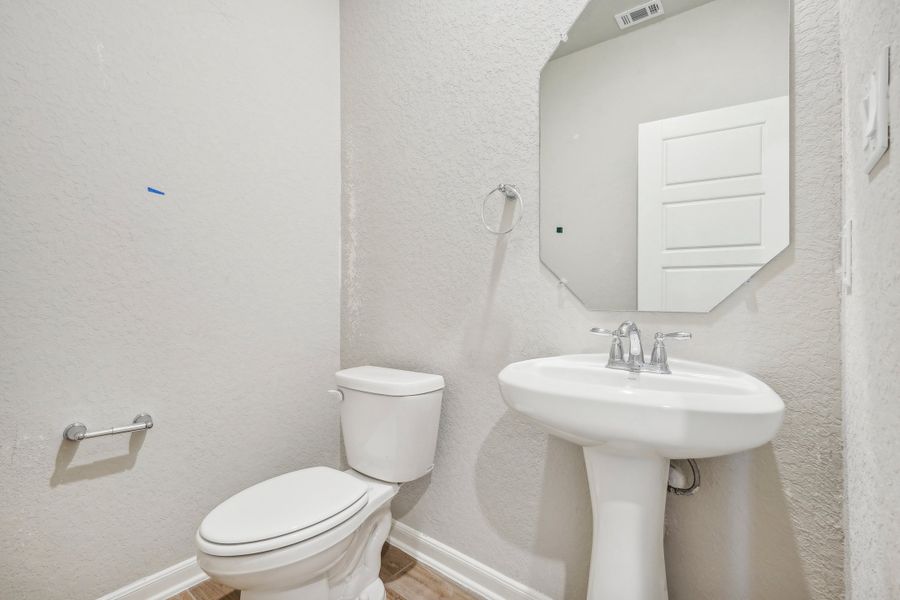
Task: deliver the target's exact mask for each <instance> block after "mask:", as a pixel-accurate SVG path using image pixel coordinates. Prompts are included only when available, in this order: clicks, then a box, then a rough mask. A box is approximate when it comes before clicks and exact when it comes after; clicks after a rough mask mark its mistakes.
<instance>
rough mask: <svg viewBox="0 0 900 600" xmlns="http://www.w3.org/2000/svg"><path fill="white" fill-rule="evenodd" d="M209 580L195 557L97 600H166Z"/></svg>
mask: <svg viewBox="0 0 900 600" xmlns="http://www.w3.org/2000/svg"><path fill="white" fill-rule="evenodd" d="M207 579H209V578H208V577H207V576H206V573H204V572H203V571H201V570H200V567H198V566H197V559H196V558H194V557H193V556H192V557H191V558H189V559H187V560H183V561H181V562H180V563H178V564H177V565H172V566H171V567H168V568H166V569H163V570H162V571H160V572H159V573H154V574H153V575H148V576H146V577H143V578H141V579H138V580H137V581H135V582H133V583H129V584H128V585H126V586H125V587H123V588H119V589H117V590H116V591H114V592H110V593H109V594H106V595H105V596H103V597H102V598H98V599H97V600H166V599H167V598H170V597H172V596H174V595H175V594H178V593H179V592H183V591H184V590H186V589H188V588H191V587H194V586H195V585H197V584H198V583H202V582H204V581H206V580H207Z"/></svg>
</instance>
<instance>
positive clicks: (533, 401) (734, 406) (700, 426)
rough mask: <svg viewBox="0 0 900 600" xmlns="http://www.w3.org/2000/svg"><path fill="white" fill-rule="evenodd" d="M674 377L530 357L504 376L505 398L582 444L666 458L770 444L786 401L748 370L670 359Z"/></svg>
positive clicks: (591, 359)
mask: <svg viewBox="0 0 900 600" xmlns="http://www.w3.org/2000/svg"><path fill="white" fill-rule="evenodd" d="M669 366H670V367H671V369H672V374H671V375H659V374H656V373H630V372H628V371H620V370H615V369H608V368H606V356H605V355H602V356H601V355H599V354H575V355H571V356H554V357H551V358H538V359H534V360H526V361H522V362H517V363H513V364H511V365H509V366H508V367H506V368H505V369H503V370H502V371H501V372H500V389H501V390H502V392H503V398H504V399H505V400H506V403H507V404H508V405H509V407H510V408H512V409H513V410H515V411H517V412H519V413H521V414H523V415H524V416H526V417H528V418H529V419H531V420H532V421H535V422H536V423H538V424H539V425H541V426H542V427H544V428H545V429H547V430H548V431H549V432H550V433H552V434H554V435H556V436H559V437H561V438H563V439H566V440H569V441H570V442H574V443H576V444H579V445H582V446H597V445H600V444H612V445H618V446H622V447H626V448H627V447H634V446H638V447H640V448H641V449H642V450H644V449H646V450H653V451H655V452H657V453H659V454H660V455H661V456H664V457H666V458H706V457H709V456H720V455H723V454H732V453H735V452H740V451H742V450H748V449H750V448H755V447H756V446H761V445H762V444H765V443H766V442H768V441H769V440H771V439H772V437H773V436H774V435H775V433H776V432H777V431H778V428H779V427H780V426H781V419H782V415H783V413H784V403H783V402H782V401H781V398H780V397H779V396H778V394H776V393H775V392H774V391H772V388H770V387H769V386H767V385H766V384H765V383H763V382H762V381H760V380H758V379H756V378H755V377H751V376H750V375H747V374H746V373H742V372H740V371H735V370H733V369H726V368H723V367H715V366H712V365H707V364H704V363H698V362H691V361H685V360H675V359H673V360H670V361H669Z"/></svg>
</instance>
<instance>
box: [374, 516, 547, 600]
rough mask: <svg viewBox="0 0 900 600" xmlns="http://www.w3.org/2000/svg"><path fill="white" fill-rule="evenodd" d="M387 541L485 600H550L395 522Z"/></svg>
mask: <svg viewBox="0 0 900 600" xmlns="http://www.w3.org/2000/svg"><path fill="white" fill-rule="evenodd" d="M388 541H389V542H390V544H391V545H392V546H396V547H397V548H399V549H400V550H403V551H404V552H406V553H407V554H409V555H410V556H412V557H413V558H415V559H416V560H418V561H419V562H420V563H422V564H423V565H425V566H427V567H429V568H430V569H432V570H434V571H437V572H438V573H439V574H441V575H442V576H444V577H445V578H446V579H449V580H450V581H452V582H453V583H455V584H456V585H458V586H459V587H462V588H465V589H466V590H468V591H470V592H472V593H474V594H475V595H477V596H480V597H482V598H484V599H485V600H551V598H550V597H549V596H546V595H545V594H542V593H541V592H539V591H537V590H534V589H531V588H530V587H528V586H526V585H524V584H522V583H519V582H518V581H516V580H514V579H510V578H509V577H507V576H506V575H504V574H502V573H499V572H497V571H495V570H494V569H492V568H490V567H488V566H487V565H484V564H482V563H480V562H478V561H477V560H475V559H473V558H470V557H468V556H466V555H465V554H463V553H461V552H459V551H458V550H454V549H453V548H451V547H450V546H447V545H445V544H442V543H441V542H439V541H437V540H436V539H434V538H430V537H428V536H427V535H425V534H424V533H422V532H420V531H416V530H415V529H413V528H412V527H410V526H408V525H404V524H403V523H400V522H399V521H394V526H393V527H392V528H391V535H390V537H389V538H388Z"/></svg>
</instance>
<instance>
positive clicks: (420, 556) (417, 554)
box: [97, 521, 551, 600]
mask: <svg viewBox="0 0 900 600" xmlns="http://www.w3.org/2000/svg"><path fill="white" fill-rule="evenodd" d="M388 541H389V542H390V543H391V545H392V546H396V547H397V548H399V549H400V550H403V551H404V552H406V553H407V554H409V555H410V556H412V557H413V558H415V559H416V560H418V561H419V562H420V563H422V564H423V565H425V566H426V567H428V568H430V569H432V570H434V571H436V572H437V573H439V574H440V575H442V576H443V577H445V578H446V579H449V580H450V581H452V582H453V583H455V584H456V585H458V586H460V587H462V588H465V589H466V590H468V591H470V592H472V593H474V594H475V595H477V596H480V597H482V598H484V599H485V600H551V598H550V597H549V596H546V595H545V594H542V593H541V592H539V591H537V590H534V589H531V588H530V587H528V586H526V585H524V584H522V583H519V582H518V581H516V580H514V579H511V578H509V577H507V576H506V575H504V574H502V573H499V572H498V571H495V570H494V569H492V568H490V567H488V566H487V565H484V564H482V563H480V562H478V561H477V560H475V559H473V558H470V557H468V556H466V555H465V554H463V553H461V552H459V551H458V550H454V549H453V548H451V547H450V546H447V545H445V544H442V543H441V542H439V541H437V540H436V539H434V538H431V537H428V536H427V535H425V534H424V533H422V532H420V531H416V530H415V529H413V528H412V527H410V526H408V525H404V524H403V523H400V522H399V521H394V526H393V527H392V528H391V535H390V538H389V539H388ZM207 579H208V577H207V576H206V573H204V572H203V571H201V570H200V567H199V566H197V559H196V558H194V557H191V558H189V559H187V560H184V561H182V562H180V563H178V564H177V565H172V566H171V567H168V568H166V569H163V570H162V571H160V572H158V573H154V574H153V575H148V576H147V577H143V578H141V579H138V580H137V581H135V582H133V583H130V584H128V585H126V586H125V587H122V588H119V589H118V590H116V591H114V592H110V593H109V594H106V595H105V596H103V597H101V598H98V599H97V600H166V599H167V598H170V597H172V596H174V595H176V594H178V593H180V592H183V591H184V590H186V589H188V588H191V587H193V586H195V585H197V584H198V583H202V582H204V581H206V580H207Z"/></svg>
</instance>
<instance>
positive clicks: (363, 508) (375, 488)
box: [196, 367, 444, 600]
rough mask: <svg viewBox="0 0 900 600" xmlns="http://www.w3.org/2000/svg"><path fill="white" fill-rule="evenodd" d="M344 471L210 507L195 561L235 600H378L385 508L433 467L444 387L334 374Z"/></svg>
mask: <svg viewBox="0 0 900 600" xmlns="http://www.w3.org/2000/svg"><path fill="white" fill-rule="evenodd" d="M335 379H336V380H337V385H338V392H339V393H340V395H341V396H342V405H341V429H342V431H343V434H344V447H345V449H346V451H347V462H348V463H349V464H350V466H351V467H352V468H351V469H350V470H348V471H338V470H335V469H331V468H329V467H312V468H309V469H301V470H299V471H294V472H292V473H285V474H284V475H279V476H278V477H274V478H272V479H269V480H267V481H263V482H262V483H258V484H256V485H254V486H253V487H250V488H247V489H246V490H244V491H242V492H239V493H237V494H235V495H234V496H232V497H231V498H229V499H228V500H225V501H224V502H222V503H221V504H220V505H219V506H217V507H216V508H214V509H213V510H212V511H211V512H210V513H209V514H208V515H207V516H206V518H205V519H203V522H202V523H201V524H200V528H199V529H198V530H197V536H196V541H197V549H198V550H197V562H198V564H199V565H200V568H201V569H203V570H204V571H206V573H207V574H209V576H210V577H211V578H212V579H214V580H216V581H219V582H221V583H223V584H225V585H228V586H231V587H233V588H235V589H238V590H241V598H242V600H382V599H383V598H384V597H385V591H384V584H383V583H382V582H381V580H380V579H379V578H378V571H379V568H380V567H381V547H382V545H383V544H384V542H385V540H386V539H387V536H388V532H389V531H390V528H391V500H392V499H393V497H394V496H395V495H396V494H397V491H398V490H399V489H400V484H401V483H403V482H405V481H412V480H414V479H418V478H419V477H422V476H423V475H425V474H427V473H428V472H430V471H431V469H432V467H433V466H434V450H435V444H436V442H437V431H438V420H439V418H440V413H441V398H442V396H443V389H444V379H443V378H442V377H441V376H440V375H427V374H424V373H413V372H411V371H400V370H397V369H385V368H381V367H356V368H353V369H344V370H343V371H338V372H337V374H336V376H335Z"/></svg>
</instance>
